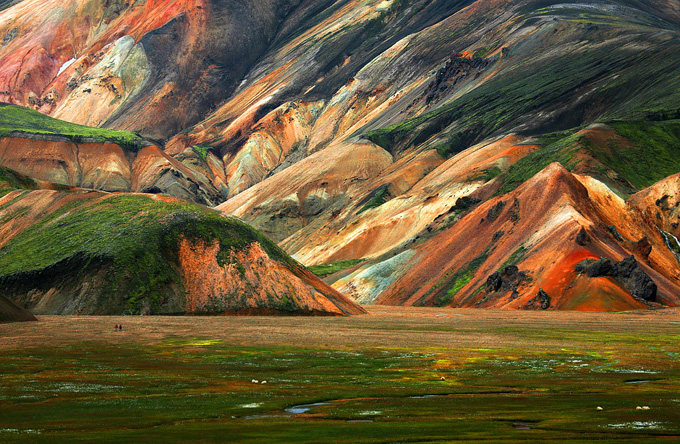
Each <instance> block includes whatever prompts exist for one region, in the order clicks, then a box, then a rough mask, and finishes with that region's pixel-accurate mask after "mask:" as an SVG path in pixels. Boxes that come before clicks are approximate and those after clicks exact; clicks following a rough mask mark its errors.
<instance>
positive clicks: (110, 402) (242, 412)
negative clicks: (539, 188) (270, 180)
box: [0, 320, 680, 444]
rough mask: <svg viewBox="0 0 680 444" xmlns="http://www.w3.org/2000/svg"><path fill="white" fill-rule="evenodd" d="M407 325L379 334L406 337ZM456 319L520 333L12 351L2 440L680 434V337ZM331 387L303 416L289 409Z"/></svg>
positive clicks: (468, 331) (467, 330)
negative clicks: (376, 342) (507, 343)
mask: <svg viewBox="0 0 680 444" xmlns="http://www.w3.org/2000/svg"><path fill="white" fill-rule="evenodd" d="M110 322H111V323H112V324H113V323H114V322H115V321H114V320H111V321H110ZM65 325H66V324H64V326H65ZM399 325H402V324H400V323H395V325H393V326H391V327H390V326H386V325H383V324H378V325H375V327H374V330H373V332H374V334H376V333H378V332H379V333H380V334H382V335H385V337H391V336H392V335H400V334H402V333H403V331H402V330H399V328H397V327H398V326H399ZM403 326H404V325H402V327H403ZM440 326H441V327H442V329H441V330H437V331H439V334H441V335H450V336H451V337H455V336H457V335H465V336H468V337H474V336H475V335H480V336H484V335H489V334H492V335H505V336H507V337H512V338H516V339H517V340H518V343H517V344H518V345H517V346H516V347H514V348H512V349H507V348H501V347H498V346H490V347H486V348H473V349H471V348H461V347H456V346H454V345H452V346H450V347H447V346H443V345H438V346H434V347H427V349H426V350H425V349H422V348H420V349H411V348H392V347H390V348H385V347H369V346H366V345H362V344H358V345H356V346H353V347H341V346H334V345H332V344H329V345H328V346H327V347H326V348H322V349H313V348H301V347H290V346H283V345H267V346H252V345H251V346H238V345H233V344H228V343H224V342H223V341H222V340H220V339H212V338H204V337H192V336H176V337H174V338H173V339H169V340H168V339H166V340H164V341H163V342H162V343H160V344H159V343H154V344H148V343H145V341H144V340H143V339H142V340H141V341H140V342H141V343H136V342H137V341H127V340H122V341H121V342H120V343H119V344H111V343H108V344H106V343H99V342H85V343H79V344H68V343H62V342H60V341H59V340H58V339H57V340H55V343H54V345H53V346H51V347H29V348H10V349H6V350H4V351H3V353H2V355H1V356H0V376H2V377H1V378H0V440H2V442H7V443H33V442H40V443H41V444H42V443H46V444H49V443H62V442H97V443H120V442H135V443H145V442H149V443H150V442H224V441H225V439H226V440H228V441H229V442H234V443H239V442H242V443H292V442H294V443H321V442H328V443H331V442H332V443H404V442H435V443H451V442H460V443H468V442H489V443H491V442H494V443H496V442H504V443H523V442H569V443H586V442H604V443H619V442H655V441H657V440H658V441H662V442H670V441H673V440H674V439H676V437H677V436H678V435H680V421H679V420H678V415H677V388H678V384H679V383H680V365H679V364H678V352H680V349H678V346H677V344H678V342H677V335H676V336H671V335H668V334H660V335H654V336H653V337H650V336H649V335H648V334H647V333H641V332H631V333H620V332H619V333H614V332H607V331H598V330H592V329H588V330H585V329H583V330H579V329H578V328H576V327H574V328H569V329H559V328H552V327H550V326H545V327H543V328H535V327H532V326H530V325H522V324H520V323H516V324H515V326H508V325H507V324H504V325H498V326H496V327H491V328H488V327H484V328H482V327H481V326H475V325H471V324H469V323H466V325H465V327H464V328H463V329H462V330H461V327H458V326H456V323H453V324H450V325H448V327H447V326H445V325H440ZM393 327H394V328H393ZM405 327H407V328H411V327H412V328H418V329H421V330H418V331H422V327H421V326H414V325H406V326H405ZM444 327H447V328H444ZM172 328H174V327H173V326H172V323H168V324H167V325H166V326H165V327H164V329H172ZM329 328H330V329H333V327H329ZM265 330H266V328H264V327H262V328H261V331H265ZM110 334H114V333H113V332H111V333H110ZM56 336H57V337H59V335H58V334H57V335H56ZM551 341H552V342H551ZM532 344H536V345H532ZM545 344H552V345H549V346H547V347H546V348H543V347H542V346H543V345H545ZM567 344H571V346H569V345H567ZM559 347H563V348H561V349H560V348H559ZM565 347H566V348H565ZM641 371H642V372H643V373H640V372H641ZM441 376H444V377H445V380H441ZM252 379H257V380H259V381H262V380H266V381H267V384H254V383H252V382H251V380H252ZM631 380H635V381H639V380H644V381H647V382H643V383H636V384H631V383H630V382H631ZM437 394H440V395H443V396H440V397H423V395H437ZM413 396H415V397H413ZM324 401H325V402H328V404H327V405H320V406H316V407H312V408H310V410H309V411H308V412H306V413H305V414H301V415H291V414H287V413H286V412H285V410H284V409H285V408H288V407H291V406H294V405H301V404H308V403H314V402H324ZM638 405H650V406H651V407H652V409H651V410H650V411H646V412H645V411H636V410H635V407H636V406H638ZM597 406H601V407H603V411H597V410H596V407H597ZM356 421H363V422H356ZM367 421H368V422H367ZM526 424H529V425H530V426H531V428H530V429H522V428H517V427H522V425H526ZM640 424H641V425H640ZM669 440H670V441H669Z"/></svg>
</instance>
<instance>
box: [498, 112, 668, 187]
mask: <svg viewBox="0 0 680 444" xmlns="http://www.w3.org/2000/svg"><path fill="white" fill-rule="evenodd" d="M608 127H609V128H611V129H612V130H614V132H616V134H617V135H618V136H621V137H623V138H624V139H625V141H622V140H617V139H615V138H609V139H607V142H606V143H604V144H598V143H595V142H593V141H592V139H589V138H588V137H586V136H584V135H579V134H577V131H578V129H575V130H572V131H567V132H560V133H553V134H547V135H544V136H541V137H540V138H539V140H538V144H539V145H541V146H542V148H541V149H540V150H538V151H536V152H533V153H531V154H529V155H528V156H526V157H524V158H522V159H520V160H519V161H517V162H516V163H514V164H513V165H511V166H510V168H509V169H508V170H507V171H505V172H503V173H501V174H500V176H499V178H498V179H499V180H500V181H501V182H502V185H501V187H500V188H499V190H498V191H497V193H496V194H505V193H507V192H509V191H512V190H514V189H515V188H517V187H518V186H519V185H521V184H522V183H524V182H525V181H527V180H529V179H530V178H532V177H533V176H534V175H535V174H537V173H538V172H539V171H541V170H542V169H544V168H545V167H547V166H548V165H550V164H551V163H552V162H559V163H561V164H562V165H563V166H564V167H565V168H566V169H567V170H570V171H571V170H573V169H574V168H575V167H576V165H577V164H578V160H577V159H576V157H575V156H574V155H575V154H576V153H577V152H579V151H581V150H584V151H585V152H587V153H589V154H590V155H591V156H592V157H594V158H595V159H597V160H598V161H599V162H601V163H602V164H603V165H604V167H603V168H604V169H605V170H611V171H613V172H615V173H616V174H618V175H619V176H620V177H621V178H622V179H624V180H625V181H627V182H628V183H629V184H630V186H632V188H630V186H627V187H626V188H622V187H621V184H618V183H608V185H610V186H612V187H613V188H615V189H617V191H619V192H621V194H622V195H624V196H625V195H626V194H630V193H631V192H635V191H639V190H642V189H644V188H647V187H648V186H651V185H653V184H654V183H656V182H658V181H660V180H662V179H663V178H665V177H668V176H670V175H672V174H675V173H678V172H680V120H669V121H666V122H654V121H640V120H618V121H612V122H609V124H608ZM605 172H606V171H605ZM590 173H591V174H592V175H593V176H595V177H598V178H601V179H603V180H605V182H608V180H607V175H606V174H598V173H604V172H602V171H591V172H590ZM600 176H601V177H600Z"/></svg>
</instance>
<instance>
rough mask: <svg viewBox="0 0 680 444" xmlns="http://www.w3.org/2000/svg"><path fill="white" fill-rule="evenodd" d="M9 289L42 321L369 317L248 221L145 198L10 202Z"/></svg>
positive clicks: (85, 195)
mask: <svg viewBox="0 0 680 444" xmlns="http://www.w3.org/2000/svg"><path fill="white" fill-rule="evenodd" d="M0 222H1V223H2V225H0V233H1V234H2V235H1V236H0V291H1V292H2V294H4V295H5V296H7V297H8V298H10V299H12V300H13V301H15V302H16V303H18V304H19V305H21V306H23V307H25V308H28V309H29V310H31V311H32V312H33V313H36V314H225V313H232V314H241V313H242V314H251V313H272V314H277V313H281V314H318V315H344V314H356V313H362V312H363V310H362V309H361V308H360V307H358V306H357V305H356V304H354V303H353V302H351V301H350V300H348V299H347V298H346V297H344V296H343V295H341V294H340V293H338V292H337V291H336V290H333V289H332V288H331V287H329V286H327V285H326V284H324V283H323V282H322V281H320V280H319V279H318V278H317V277H316V276H314V275H313V274H312V273H310V272H309V271H307V270H306V269H305V268H304V267H303V266H301V265H300V264H298V263H297V262H295V261H294V260H293V259H291V258H290V257H289V256H288V255H287V254H286V253H285V252H284V251H283V250H281V249H280V248H279V247H277V246H276V245H275V244H274V243H272V242H271V241H269V240H268V239H267V238H266V237H264V236H263V235H262V234H260V233H258V232H257V231H255V230H254V229H252V228H251V227H249V226H248V225H246V224H245V223H243V222H241V221H239V220H237V219H235V218H231V217H227V216H224V215H222V214H221V213H219V212H216V211H214V210H210V209H208V208H205V207H202V206H200V205H197V204H192V203H188V202H184V201H181V200H179V199H173V198H167V197H166V198H161V197H160V196H156V197H154V196H149V195H141V194H136V195H135V194H116V193H114V194H104V193H100V192H94V191H91V192H85V191H83V192H74V193H61V192H57V191H47V190H37V191H26V190H15V191H12V192H10V193H7V194H5V195H4V196H3V197H2V198H0Z"/></svg>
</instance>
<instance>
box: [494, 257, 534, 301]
mask: <svg viewBox="0 0 680 444" xmlns="http://www.w3.org/2000/svg"><path fill="white" fill-rule="evenodd" d="M529 280H531V279H530V278H529V276H528V275H527V273H526V272H525V271H519V268H517V266H515V265H508V266H507V267H505V268H503V270H500V271H497V272H495V273H494V274H492V275H491V276H489V277H488V278H487V279H486V284H485V289H486V291H487V293H494V292H497V291H503V292H506V291H512V295H511V296H510V298H511V299H515V298H517V296H519V293H518V287H519V286H520V285H521V284H522V283H523V282H527V281H529Z"/></svg>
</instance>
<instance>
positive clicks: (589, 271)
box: [574, 239, 657, 301]
mask: <svg viewBox="0 0 680 444" xmlns="http://www.w3.org/2000/svg"><path fill="white" fill-rule="evenodd" d="M644 240H646V239H642V240H641V241H640V242H638V244H640V243H642V244H643V245H644V243H643V241H644ZM574 270H575V271H576V272H577V273H584V272H585V273H586V275H587V276H588V277H591V278H594V277H612V278H614V279H616V280H617V281H618V282H620V283H621V285H623V286H624V287H625V288H626V290H628V291H629V292H630V294H631V295H632V296H633V297H635V298H637V299H642V300H644V301H655V300H656V293H657V286H656V284H655V283H654V281H653V280H652V278H650V277H649V275H647V273H645V272H644V270H643V269H642V268H641V267H640V264H638V262H637V260H635V256H632V255H631V256H628V257H627V258H625V259H624V260H622V261H620V262H617V263H615V264H612V263H611V261H610V260H609V259H607V258H602V259H600V260H598V261H595V262H593V261H592V259H586V260H584V261H581V262H579V263H578V264H577V265H576V267H574Z"/></svg>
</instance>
